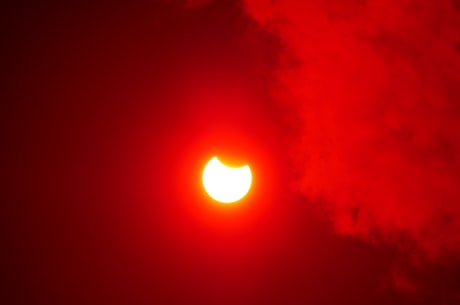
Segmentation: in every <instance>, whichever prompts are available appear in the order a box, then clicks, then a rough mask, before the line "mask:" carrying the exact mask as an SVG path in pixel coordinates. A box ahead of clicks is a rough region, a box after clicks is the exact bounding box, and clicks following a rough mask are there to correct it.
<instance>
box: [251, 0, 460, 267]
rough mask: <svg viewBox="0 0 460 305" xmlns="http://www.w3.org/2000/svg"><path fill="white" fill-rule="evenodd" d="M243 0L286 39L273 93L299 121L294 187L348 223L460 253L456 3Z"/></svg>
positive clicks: (381, 236) (341, 226) (357, 229)
mask: <svg viewBox="0 0 460 305" xmlns="http://www.w3.org/2000/svg"><path fill="white" fill-rule="evenodd" d="M244 5H245V10H246V11H247V12H248V14H249V15H250V16H251V17H252V18H253V19H254V20H256V22H258V23H259V24H261V25H262V26H263V27H265V28H266V29H267V30H269V31H272V32H273V33H275V34H276V35H278V36H279V38H280V40H281V41H282V43H283V44H284V52H282V53H281V54H280V55H279V62H280V66H279V68H278V69H277V70H276V71H275V75H274V76H275V78H276V83H277V85H276V86H274V87H273V89H272V92H271V94H272V95H273V96H274V97H275V98H276V99H277V100H278V101H279V103H280V107H282V108H286V109H288V110H290V112H291V113H294V114H295V118H296V121H297V122H300V126H301V127H300V129H299V132H298V134H296V135H295V137H294V140H293V141H292V143H291V154H292V164H293V167H294V168H295V169H296V172H297V173H298V174H297V175H296V177H297V179H296V181H295V186H296V188H297V189H298V190H299V191H301V192H302V193H303V194H304V195H305V196H307V197H309V198H312V199H321V202H326V207H327V209H329V210H330V215H331V217H332V219H333V222H334V225H335V228H336V230H337V232H339V233H342V234H351V235H355V236H360V237H362V238H365V239H368V240H372V241H385V242H392V243H395V244H397V245H399V246H401V247H402V248H403V249H404V250H407V251H409V252H417V253H423V254H424V256H425V258H436V259H439V258H440V257H444V256H448V255H452V254H454V255H457V254H459V253H460V160H459V157H460V155H459V151H460V5H459V3H458V1H447V0H440V1H429V0H426V1H416V0H403V1H401V0H353V1H340V0H323V1H319V0H316V1H315V0H313V1H300V0H284V1H270V0H246V1H245V4H244ZM290 120H293V118H292V117H291V118H290ZM413 250H415V251H413Z"/></svg>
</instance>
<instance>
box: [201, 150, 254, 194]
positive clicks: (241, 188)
mask: <svg viewBox="0 0 460 305" xmlns="http://www.w3.org/2000/svg"><path fill="white" fill-rule="evenodd" d="M202 182H203V186H204V189H205V190H206V192H207V193H208V195H209V196H211V198H213V199H214V200H216V201H218V202H221V203H233V202H236V201H238V200H240V199H242V198H243V197H244V196H246V194H247V193H248V192H249V189H250V188H251V185H252V172H251V169H250V167H249V165H245V166H242V167H230V166H227V165H225V164H223V163H222V162H220V160H219V159H218V158H217V157H214V158H212V159H211V160H209V162H208V163H207V164H206V166H205V167H204V170H203V176H202Z"/></svg>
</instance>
